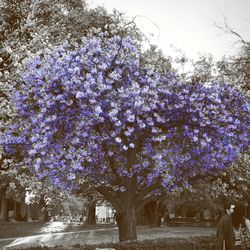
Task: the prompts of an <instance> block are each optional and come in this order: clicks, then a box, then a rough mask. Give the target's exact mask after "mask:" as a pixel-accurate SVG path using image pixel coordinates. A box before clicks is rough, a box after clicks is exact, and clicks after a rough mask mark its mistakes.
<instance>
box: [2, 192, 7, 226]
mask: <svg viewBox="0 0 250 250" xmlns="http://www.w3.org/2000/svg"><path fill="white" fill-rule="evenodd" d="M0 204H1V207H0V221H7V219H8V200H7V198H6V197H5V191H4V189H1V190H0Z"/></svg>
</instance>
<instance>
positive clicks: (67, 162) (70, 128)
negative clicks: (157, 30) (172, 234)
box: [3, 34, 249, 241]
mask: <svg viewBox="0 0 250 250" xmlns="http://www.w3.org/2000/svg"><path fill="white" fill-rule="evenodd" d="M144 61H145V60H143V54H142V53H141V52H140V46H139V44H137V43H136V42H134V41H133V40H131V39H130V38H129V37H119V36H113V37H110V36H109V35H107V34H103V35H101V34H99V35H98V37H97V36H93V37H89V38H84V39H82V42H81V43H80V44H79V43H67V42H65V43H64V44H62V45H60V46H58V47H55V48H52V49H49V50H47V51H46V53H44V54H43V56H40V55H39V54H38V55H36V56H34V57H33V58H32V59H31V60H28V61H27V63H26V64H25V66H24V69H23V72H22V74H21V79H20V82H19V83H18V85H17V92H16V93H15V96H14V100H15V103H16V106H17V109H18V114H19V117H20V120H19V123H20V124H21V126H20V127H19V131H17V130H15V131H8V132H7V133H5V137H4V139H3V143H4V145H5V149H6V150H8V145H9V142H10V141H11V142H13V141H15V142H19V143H21V144H22V143H24V144H29V145H30V149H29V151H28V156H27V157H26V160H25V164H27V166H31V167H34V169H35V171H36V172H37V175H38V177H39V178H43V177H44V176H49V177H50V178H51V180H52V181H53V183H54V185H58V186H60V187H61V188H66V187H67V186H68V185H72V183H74V182H77V179H78V177H79V178H86V179H87V180H89V181H91V183H92V184H93V185H94V187H95V189H96V190H97V191H98V192H99V193H101V194H102V195H103V196H104V197H105V198H106V199H107V200H108V201H109V202H110V203H111V204H112V206H113V207H114V208H115V210H116V213H117V223H118V227H119V239H120V240H121V241H123V240H131V239H136V216H135V215H136V211H138V210H140V209H141V208H142V207H143V206H144V205H145V204H147V203H148V202H149V201H150V200H151V196H152V194H154V193H155V192H157V190H158V188H160V187H164V188H165V189H172V188H174V187H175V186H176V185H177V186H178V185H187V183H188V180H189V178H191V177H193V176H194V175H196V174H201V175H205V174H206V173H209V172H212V173H213V172H216V171H218V170H220V169H223V168H225V167H227V166H228V165H229V164H230V163H231V162H232V161H234V160H235V159H236V158H237V156H238V155H239V153H240V152H241V151H242V149H243V148H244V147H246V146H247V145H248V144H249V131H248V127H247V124H248V120H249V104H248V103H247V101H246V100H245V99H244V97H243V95H242V94H241V93H238V92H237V91H235V90H234V89H233V88H231V87H229V86H228V85H216V84H214V85H211V86H209V87H208V86H204V85H202V84H195V85H191V84H186V83H184V82H180V81H178V80H177V79H176V78H175V76H174V74H172V73H170V72H169V73H168V74H161V73H160V72H159V71H158V70H157V69H155V68H154V66H153V65H151V64H146V63H144Z"/></svg>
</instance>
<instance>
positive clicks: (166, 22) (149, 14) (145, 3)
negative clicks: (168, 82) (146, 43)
mask: <svg viewBox="0 0 250 250" xmlns="http://www.w3.org/2000/svg"><path fill="white" fill-rule="evenodd" d="M87 3H88V4H89V7H96V6H98V5H99V6H103V7H105V8H106V9H107V10H108V11H109V12H111V11H112V9H117V10H119V11H120V12H123V13H125V15H126V16H127V17H128V18H129V19H130V20H131V19H132V18H133V17H136V18H135V21H136V23H137V25H138V27H139V28H140V29H141V30H142V31H143V32H144V33H145V34H146V35H147V36H148V37H149V38H150V41H151V43H152V44H156V45H157V46H158V47H159V48H160V49H162V51H163V53H164V54H165V55H171V56H175V55H177V54H178V53H179V52H178V51H181V52H182V53H184V54H185V55H186V56H187V57H189V58H192V59H197V58H198V57H199V55H200V54H204V53H205V54H212V55H213V56H214V58H215V59H216V60H219V59H220V58H221V57H222V56H223V55H227V56H228V55H232V54H235V53H237V49H238V48H239V43H236V41H237V38H236V37H235V36H233V35H230V34H228V33H226V32H224V31H222V30H221V29H219V28H217V27H216V26H215V23H216V24H217V25H220V26H223V23H224V19H225V20H226V21H227V23H228V25H230V27H232V28H233V29H234V30H235V31H236V32H237V33H238V34H240V35H241V36H242V37H243V38H244V39H245V40H250V0H87Z"/></svg>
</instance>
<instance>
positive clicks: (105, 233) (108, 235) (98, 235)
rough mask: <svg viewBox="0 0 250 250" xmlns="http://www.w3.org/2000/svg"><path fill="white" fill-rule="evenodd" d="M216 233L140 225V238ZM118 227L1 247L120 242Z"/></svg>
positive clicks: (13, 242)
mask: <svg viewBox="0 0 250 250" xmlns="http://www.w3.org/2000/svg"><path fill="white" fill-rule="evenodd" d="M214 234H215V229H214V228H208V227H166V226H162V227H159V228H155V227H154V228H152V227H138V228H137V238H138V240H145V239H148V240H149V239H157V238H190V237H195V236H211V235H214ZM118 238H119V236H118V229H117V227H114V228H101V229H93V230H82V231H77V232H76V231H75V232H65V233H50V234H43V235H35V236H28V237H20V238H9V239H1V240H0V249H2V250H8V249H20V248H25V247H36V246H48V247H53V246H69V245H76V244H80V245H85V244H99V243H109V242H118Z"/></svg>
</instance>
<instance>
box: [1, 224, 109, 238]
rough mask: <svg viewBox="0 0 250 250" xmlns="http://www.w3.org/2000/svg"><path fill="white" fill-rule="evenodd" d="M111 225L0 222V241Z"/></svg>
mask: <svg viewBox="0 0 250 250" xmlns="http://www.w3.org/2000/svg"><path fill="white" fill-rule="evenodd" d="M112 226H113V225H105V224H101V225H91V226H88V225H83V224H80V223H67V222H20V221H18V222H0V239H6V238H15V237H24V236H31V235H39V234H45V233H59V232H70V231H81V230H87V229H97V228H104V227H112Z"/></svg>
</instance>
